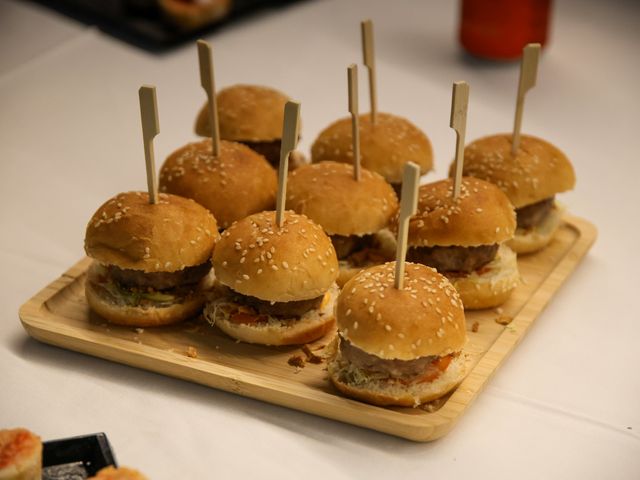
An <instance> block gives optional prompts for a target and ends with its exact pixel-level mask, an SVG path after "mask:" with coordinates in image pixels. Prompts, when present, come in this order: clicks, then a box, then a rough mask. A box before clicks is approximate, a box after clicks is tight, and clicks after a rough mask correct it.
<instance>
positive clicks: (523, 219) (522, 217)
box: [516, 197, 554, 229]
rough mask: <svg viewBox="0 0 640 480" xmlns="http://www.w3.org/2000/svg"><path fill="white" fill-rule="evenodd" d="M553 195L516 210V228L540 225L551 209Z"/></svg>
mask: <svg viewBox="0 0 640 480" xmlns="http://www.w3.org/2000/svg"><path fill="white" fill-rule="evenodd" d="M553 202H554V197H549V198H545V199H544V200H542V201H540V202H537V203H532V204H531V205H527V206H526V207H522V208H518V209H517V210H516V219H517V222H518V228H524V229H526V228H533V227H535V226H537V225H540V224H541V223H542V222H543V220H544V219H545V218H546V217H547V215H549V212H551V210H553Z"/></svg>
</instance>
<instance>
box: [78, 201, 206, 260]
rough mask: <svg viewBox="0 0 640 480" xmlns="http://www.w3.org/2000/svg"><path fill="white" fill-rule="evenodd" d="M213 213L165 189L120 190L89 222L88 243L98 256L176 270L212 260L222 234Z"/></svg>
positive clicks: (98, 257) (87, 246)
mask: <svg viewBox="0 0 640 480" xmlns="http://www.w3.org/2000/svg"><path fill="white" fill-rule="evenodd" d="M218 237H219V235H218V225H217V224H216V220H215V218H214V217H213V215H211V213H210V212H209V211H208V210H207V209H206V208H204V207H203V206H201V205H198V204H197V203H196V202H194V201H193V200H190V199H186V198H182V197H179V196H177V195H169V194H166V193H160V194H159V195H158V203H157V204H155V205H152V204H150V203H149V195H148V194H147V193H146V192H127V193H120V194H118V195H116V196H115V197H113V198H111V199H109V200H107V201H106V202H105V203H104V204H103V205H102V206H101V207H100V208H99V209H98V211H97V212H96V213H94V214H93V217H91V220H89V224H88V225H87V230H86V235H85V240H84V249H85V251H86V252H87V255H89V256H90V257H93V258H94V259H95V260H97V261H98V262H101V263H103V264H108V265H116V266H117V267H119V268H125V269H132V270H142V271H144V272H175V271H178V270H182V269H184V268H185V267H190V266H194V265H200V264H201V263H204V262H206V261H208V260H209V258H210V256H211V251H212V249H213V246H214V244H215V243H216V240H217V239H218Z"/></svg>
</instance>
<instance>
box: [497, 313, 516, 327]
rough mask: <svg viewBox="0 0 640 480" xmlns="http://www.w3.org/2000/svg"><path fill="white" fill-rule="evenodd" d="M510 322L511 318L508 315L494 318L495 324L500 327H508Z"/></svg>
mask: <svg viewBox="0 0 640 480" xmlns="http://www.w3.org/2000/svg"><path fill="white" fill-rule="evenodd" d="M511 320H513V318H512V317H510V316H508V315H499V316H497V317H496V323H499V324H500V325H509V324H510V323H511Z"/></svg>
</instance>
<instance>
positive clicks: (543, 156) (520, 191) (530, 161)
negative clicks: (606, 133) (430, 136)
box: [451, 134, 576, 253]
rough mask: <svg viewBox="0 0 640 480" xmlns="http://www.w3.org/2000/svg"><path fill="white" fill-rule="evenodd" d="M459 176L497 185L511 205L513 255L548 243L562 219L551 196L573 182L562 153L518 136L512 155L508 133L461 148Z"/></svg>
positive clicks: (569, 186) (567, 160) (569, 188)
mask: <svg viewBox="0 0 640 480" xmlns="http://www.w3.org/2000/svg"><path fill="white" fill-rule="evenodd" d="M451 172H453V166H452V169H451ZM463 174H464V175H469V176H472V177H477V178H481V179H483V180H486V181H488V182H491V183H493V184H495V185H497V186H498V187H499V188H500V189H501V190H502V191H503V192H504V193H505V194H506V195H507V197H508V198H509V200H510V201H511V203H512V204H513V205H514V207H515V208H516V215H517V222H518V227H517V229H516V232H515V236H514V238H513V239H512V240H510V241H509V246H510V247H511V248H512V249H513V250H514V251H515V252H516V253H529V252H535V251H537V250H540V249H542V248H544V247H545V246H546V245H547V244H548V243H549V242H550V241H551V239H552V238H553V235H554V233H555V231H556V230H557V228H558V226H559V225H560V220H561V217H562V211H561V209H560V208H559V207H558V205H557V204H556V202H555V195H556V194H557V193H560V192H564V191H567V190H571V189H573V188H574V186H575V183H576V177H575V173H574V171H573V167H572V165H571V163H570V162H569V159H568V158H567V157H566V156H565V155H564V153H562V152H561V151H560V150H558V149H557V148H556V147H555V146H553V145H551V144H550V143H548V142H545V141H544V140H541V139H539V138H536V137H532V136H529V135H522V136H521V137H520V148H519V149H518V152H517V153H516V155H515V156H514V155H512V154H511V135H510V134H502V135H492V136H489V137H484V138H480V139H478V140H476V141H475V142H473V143H471V144H469V145H468V146H467V147H466V148H465V150H464V169H463Z"/></svg>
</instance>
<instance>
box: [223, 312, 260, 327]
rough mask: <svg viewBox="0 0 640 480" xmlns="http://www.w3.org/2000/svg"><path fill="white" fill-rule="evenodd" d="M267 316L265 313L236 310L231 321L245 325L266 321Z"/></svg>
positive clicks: (230, 318)
mask: <svg viewBox="0 0 640 480" xmlns="http://www.w3.org/2000/svg"><path fill="white" fill-rule="evenodd" d="M266 320H267V317H265V316H264V315H256V314H253V313H246V312H236V313H233V314H231V316H230V317H229V321H230V322H231V323H243V324H245V325H256V324H258V323H262V322H265V321H266Z"/></svg>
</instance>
